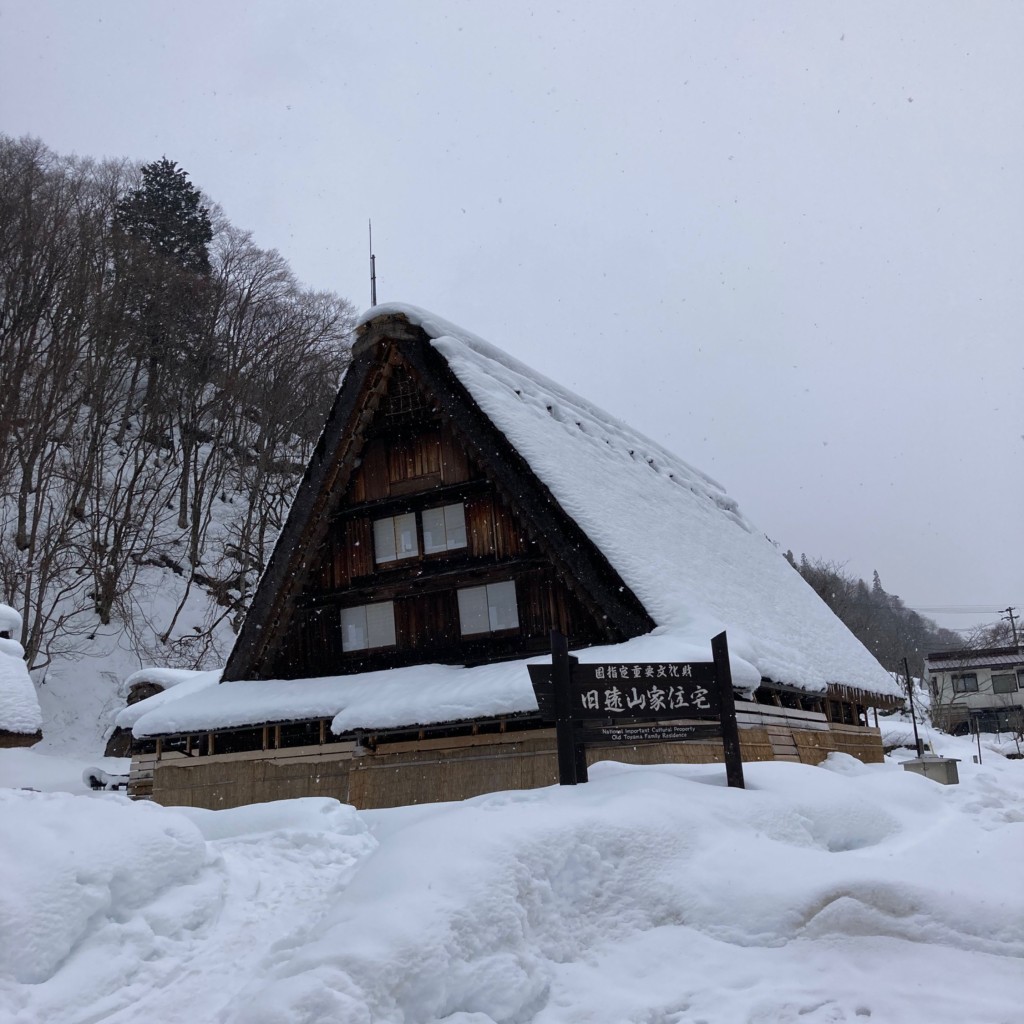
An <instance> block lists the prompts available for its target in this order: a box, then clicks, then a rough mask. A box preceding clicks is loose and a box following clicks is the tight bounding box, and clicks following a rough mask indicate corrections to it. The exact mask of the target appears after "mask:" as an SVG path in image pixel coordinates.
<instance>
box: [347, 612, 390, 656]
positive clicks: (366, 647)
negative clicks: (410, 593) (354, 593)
mask: <svg viewBox="0 0 1024 1024" xmlns="http://www.w3.org/2000/svg"><path fill="white" fill-rule="evenodd" d="M395 643H396V640H395V602H394V601H379V602H378V603H376V604H361V605H357V606H356V607H355V608H343V609H342V611H341V649H342V650H343V651H371V650H374V649H375V648H378V647H394V646H395Z"/></svg>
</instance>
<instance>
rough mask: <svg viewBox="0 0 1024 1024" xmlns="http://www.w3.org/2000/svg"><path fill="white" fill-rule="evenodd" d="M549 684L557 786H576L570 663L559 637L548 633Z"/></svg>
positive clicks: (557, 632)
mask: <svg viewBox="0 0 1024 1024" xmlns="http://www.w3.org/2000/svg"><path fill="white" fill-rule="evenodd" d="M551 682H552V684H553V685H554V690H555V735H556V737H557V740H558V784H559V785H560V786H575V785H576V783H577V782H578V781H579V777H578V776H579V773H578V771H577V758H576V737H575V734H574V733H575V730H574V729H573V726H572V695H571V692H570V685H571V682H572V662H571V661H570V658H569V645H568V643H567V642H566V639H565V637H564V636H562V634H561V633H560V632H559V631H558V630H557V629H553V630H551Z"/></svg>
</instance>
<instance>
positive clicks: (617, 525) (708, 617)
mask: <svg viewBox="0 0 1024 1024" xmlns="http://www.w3.org/2000/svg"><path fill="white" fill-rule="evenodd" d="M395 314H400V315H402V316H404V317H405V318H406V319H407V320H408V321H410V322H411V323H413V324H415V325H418V326H419V327H421V328H422V329H423V331H424V332H425V333H426V334H427V336H428V337H429V338H430V339H431V344H432V345H433V347H434V348H435V349H436V350H437V352H439V353H440V354H441V355H442V356H443V357H444V359H445V361H446V362H447V364H448V366H449V367H450V368H451V370H452V372H453V373H454V374H455V376H456V377H457V378H458V380H459V381H460V382H461V383H462V384H463V386H464V387H465V388H466V390H467V391H468V392H469V394H470V396H471V397H472V398H473V400H474V401H475V402H476V403H477V405H478V406H479V407H480V409H481V410H482V411H483V412H484V413H485V414H486V415H487V416H488V417H489V418H490V419H491V420H492V422H493V423H494V424H495V426H496V427H497V428H498V429H499V430H500V431H502V432H503V433H504V434H505V436H506V437H507V438H508V439H509V441H510V442H511V443H512V444H513V446H514V447H515V448H516V449H517V450H518V451H519V453H520V454H521V455H522V456H523V458H524V459H525V460H526V461H527V463H528V464H529V465H530V467H531V469H532V470H533V472H534V473H535V474H536V475H537V477H538V478H539V479H540V480H541V482H542V483H543V484H545V485H546V486H547V488H548V489H549V490H550V491H551V493H552V494H553V495H554V497H555V498H556V500H557V501H558V503H559V504H560V505H561V507H562V509H563V510H564V511H565V512H566V513H567V514H568V515H569V516H570V517H571V518H572V519H573V520H575V522H576V523H577V524H578V525H579V526H580V527H581V528H582V529H583V531H584V532H585V533H586V534H587V535H588V536H589V537H590V539H591V540H592V541H593V542H594V543H595V545H596V546H597V547H598V548H599V549H600V551H601V552H602V553H603V554H604V556H605V557H606V558H607V559H608V561H609V562H610V564H611V565H612V567H613V568H614V569H615V570H616V571H617V572H618V573H619V575H620V576H621V577H622V580H623V582H625V584H626V585H627V586H628V587H629V588H630V589H631V590H632V591H633V593H634V594H635V595H636V596H637V598H638V599H639V600H640V601H641V603H642V604H643V605H644V607H645V608H646V610H647V612H648V613H649V614H650V616H651V617H652V618H653V619H654V621H655V622H656V623H657V628H656V629H655V630H654V631H653V632H652V633H651V634H649V635H648V636H644V637H636V638H634V639H633V640H630V641H628V642H627V643H624V644H618V645H615V646H614V647H610V648H594V649H591V650H589V651H583V652H577V653H578V656H579V657H580V659H581V661H584V662H586V661H606V660H613V659H614V660H621V661H623V662H672V661H688V660H710V659H711V650H710V639H711V637H712V636H715V635H716V634H718V633H720V632H721V631H722V630H723V629H724V630H727V631H728V636H729V646H730V654H731V660H732V671H733V679H734V682H735V683H736V685H737V686H739V687H741V688H744V689H747V690H752V689H753V688H755V687H756V686H757V685H758V683H759V682H760V681H761V680H762V679H763V678H767V679H771V680H773V681H775V682H777V683H780V684H787V685H792V686H796V687H800V688H803V689H805V690H808V691H810V692H822V691H824V690H825V688H826V686H827V685H828V684H829V683H842V684H846V685H848V686H852V687H857V688H859V689H863V690H866V691H869V692H873V693H880V694H887V695H894V696H895V695H898V693H899V691H898V687H897V686H896V684H895V683H894V682H893V680H892V678H891V677H890V676H889V674H888V673H887V672H885V670H884V669H883V668H882V667H881V666H880V665H879V664H878V662H877V661H876V660H875V658H874V657H873V656H872V655H871V654H870V653H869V652H868V651H867V650H866V648H864V646H863V645H862V644H861V643H860V642H859V641H858V640H857V639H856V638H855V637H854V636H853V634H852V633H850V631H849V630H848V629H847V628H846V627H845V626H844V625H843V624H842V622H840V620H839V619H838V618H837V617H836V616H835V615H834V614H833V613H832V612H831V611H830V610H829V608H828V607H827V606H826V605H825V604H824V603H823V602H822V601H821V599H820V598H819V597H818V596H817V595H816V594H815V593H814V591H813V590H812V589H811V588H810V587H809V586H808V585H807V584H806V583H805V582H804V581H803V579H802V578H801V577H800V575H799V573H797V572H796V571H795V570H794V569H793V567H792V566H791V565H790V564H789V563H788V562H787V561H786V560H785V559H784V558H783V557H782V555H781V554H780V553H779V552H778V551H777V550H776V548H775V547H774V545H773V544H772V543H771V542H770V541H768V540H767V538H766V537H765V536H764V535H763V534H762V533H761V532H760V531H758V530H757V529H756V528H755V527H754V526H753V525H752V524H751V523H750V522H749V520H747V519H746V517H745V516H744V515H743V514H742V512H741V511H740V509H739V507H738V505H737V503H736V502H735V501H734V500H733V499H732V498H730V497H729V495H728V494H726V492H725V490H724V488H723V487H722V486H721V485H720V484H718V483H717V482H716V481H714V480H712V479H711V478H710V477H708V476H707V475H705V474H704V473H702V472H700V471H699V470H697V469H695V468H694V467H692V466H690V465H688V464H687V463H686V462H684V461H683V460H682V459H680V458H679V457H678V456H676V455H675V454H673V453H672V452H670V451H668V450H667V449H665V448H663V447H662V446H661V445H658V444H657V443H655V442H654V441H652V440H650V439H649V438H647V437H644V436H643V435H641V434H639V433H637V432H636V431H635V430H633V429H632V428H631V427H629V426H627V425H626V424H625V423H622V422H621V421H619V420H617V419H615V418H614V417H612V416H609V415H608V414H607V413H605V412H603V411H602V410H600V409H598V408H597V407H596V406H594V405H593V404H591V403H590V402H587V401H586V400H585V399H582V398H580V397H578V396H577V395H574V394H573V393H572V392H570V391H568V390H566V389H565V388H563V387H562V386H560V385H559V384H556V383H555V382H554V381H551V380H549V379H547V378H546V377H543V376H542V375H540V374H538V373H536V372H535V371H533V370H531V369H530V368H529V367H527V366H525V365H524V364H522V363H520V362H519V361H517V360H515V359H513V358H512V357H510V356H508V355H507V354H506V353H504V352H502V351H500V350H499V349H497V348H495V347H494V346H492V345H490V344H488V343H487V342H485V341H483V340H481V339H480V338H477V337H475V336H474V335H472V334H469V333H468V332H466V331H463V330H462V329H461V328H458V327H456V326H454V325H452V324H450V323H448V322H446V321H444V320H442V319H440V318H438V317H436V316H434V315H433V314H431V313H428V312H426V311H424V310H421V309H418V308H416V307H413V306H407V305H400V304H388V305H383V306H376V307H374V308H373V309H372V310H370V311H369V312H368V313H367V314H365V315H364V317H363V320H362V322H366V321H368V320H370V319H373V318H375V317H377V316H382V315H395ZM532 660H533V661H537V660H538V659H536V658H534V659H532ZM526 663H527V662H526V661H520V662H503V663H500V664H494V665H482V666H477V667H474V668H453V667H451V666H439V665H420V666H413V667H410V668H401V669H393V670H388V671H383V672H373V673H364V674H359V675H344V676H336V677H321V678H316V679H301V680H287V681H283V680H264V681H255V680H241V681H237V682H224V683H222V684H221V685H220V686H212V685H210V684H208V683H204V684H203V685H199V684H198V681H196V683H195V684H193V683H192V682H189V683H187V684H185V685H184V686H182V687H178V688H177V689H176V691H174V692H172V691H167V692H165V693H162V694H158V695H157V696H156V697H152V698H150V699H149V700H146V701H142V702H140V703H138V704H135V705H133V706H132V707H131V708H129V709H126V711H124V712H122V714H121V716H120V717H119V719H118V724H119V725H122V726H130V727H134V729H135V732H136V733H137V734H139V735H158V734H166V733H171V732H185V731H189V730H200V729H213V728H231V727H235V726H242V725H249V724H257V723H261V722H270V721H275V720H276V721H282V720H300V719H303V718H318V717H330V718H332V720H333V728H334V730H335V731H336V732H344V731H349V730H354V729H375V728H398V727H402V726H406V725H428V724H432V723H438V722H444V721H452V720H455V719H466V718H474V717H487V716H498V715H507V714H514V713H517V712H526V711H532V710H535V708H536V703H535V700H534V697H533V691H532V688H531V686H530V682H529V678H528V674H527V672H526V667H525V666H526ZM129 719H130V720H129Z"/></svg>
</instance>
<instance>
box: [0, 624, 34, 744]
mask: <svg viewBox="0 0 1024 1024" xmlns="http://www.w3.org/2000/svg"><path fill="white" fill-rule="evenodd" d="M20 633H21V616H20V615H19V614H18V612H17V611H15V610H14V609H13V608H12V607H11V606H10V605H7V604H0V747H25V746H30V745H31V744H33V743H36V742H37V741H38V740H40V739H42V735H43V734H42V731H41V730H42V727H43V715H42V712H41V711H40V709H39V698H38V697H37V696H36V688H35V686H34V684H33V683H32V678H31V676H29V674H28V667H27V666H26V665H25V651H24V649H23V648H22V646H21V644H20V643H19V642H18V641H17V640H16V639H15V637H16V636H17V635H19V634H20Z"/></svg>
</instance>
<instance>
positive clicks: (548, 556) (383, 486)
mask: <svg viewBox="0 0 1024 1024" xmlns="http://www.w3.org/2000/svg"><path fill="white" fill-rule="evenodd" d="M552 629H558V630H560V631H561V632H562V633H564V634H565V635H566V636H568V637H569V639H570V644H571V646H572V647H573V648H574V649H575V650H576V652H577V654H578V656H579V657H580V659H581V660H582V661H602V662H604V661H612V660H615V661H618V662H620V663H621V664H622V665H626V664H630V665H639V664H641V663H648V664H654V665H659V664H661V665H665V664H669V663H674V662H683V661H709V660H711V652H710V639H711V637H712V636H714V635H716V634H717V633H719V632H721V631H722V630H726V631H727V632H728V636H729V646H730V653H731V661H732V665H731V668H732V676H733V681H734V684H735V685H736V687H737V689H738V691H739V692H740V696H741V697H742V698H745V699H744V700H743V701H741V705H740V722H741V725H743V726H745V730H744V733H743V736H742V740H743V751H744V756H745V757H747V758H748V759H767V758H772V757H788V758H791V759H803V760H807V761H811V762H813V763H817V761H818V760H820V759H821V758H823V757H824V756H825V755H826V754H827V753H828V752H829V751H830V750H843V751H846V752H850V753H855V754H857V755H858V756H861V757H865V758H868V759H872V758H877V759H880V758H881V744H880V742H879V739H878V734H877V731H876V730H872V729H870V728H868V726H867V708H868V707H870V706H875V707H878V706H880V705H881V706H892V705H893V704H895V703H898V701H899V699H900V698H899V693H898V690H897V687H896V686H895V684H894V683H893V682H892V680H891V678H890V677H889V675H888V674H887V673H886V672H885V671H883V669H882V668H881V666H880V665H879V664H878V663H877V661H875V659H874V658H873V657H872V656H871V654H870V653H869V652H868V651H867V650H866V649H865V648H864V647H863V646H862V645H861V644H860V643H859V642H858V641H857V640H856V639H855V638H854V637H853V635H852V634H851V633H850V632H849V631H848V630H847V629H846V627H845V626H843V624H842V623H841V622H840V621H839V620H838V619H837V618H836V617H835V615H833V613H832V612H831V611H830V610H829V609H828V608H827V607H826V606H825V605H824V604H823V603H822V602H821V600H820V599H819V598H818V597H817V596H816V595H815V594H814V592H813V591H812V590H811V589H810V588H809V587H808V586H807V585H806V584H805V583H804V581H803V580H802V579H801V578H800V576H799V574H798V573H796V572H795V571H794V570H793V568H792V567H791V566H790V565H789V564H788V563H787V562H786V560H785V559H784V558H783V557H782V555H781V554H780V553H779V552H778V551H777V550H776V549H775V547H774V546H773V545H772V544H771V543H770V542H769V541H768V540H767V539H766V538H765V537H764V535H763V534H762V533H760V532H759V531H758V530H757V529H756V528H755V527H754V526H753V525H752V524H751V523H750V522H749V521H748V520H747V519H746V517H745V516H744V515H743V514H742V512H741V511H740V509H739V507H738V506H737V504H736V502H735V501H734V500H733V499H732V498H730V497H729V496H728V495H727V494H726V493H725V491H724V489H723V488H722V487H721V486H720V485H719V484H718V483H716V482H715V481H714V480H712V479H711V478H709V477H708V476H706V475H705V474H703V473H701V472H700V471H698V470H696V469H694V468H693V467H692V466H689V465H687V464H686V463H685V462H683V461H682V460H681V459H679V458H678V457H677V456H676V455H674V454H673V453H671V452H669V451H667V450H666V449H664V448H663V447H661V446H660V445H658V444H656V443H655V442H654V441H652V440H650V439H649V438H646V437H644V436H642V435H641V434H639V433H637V432H636V431H635V430H633V429H632V428H630V427H629V426H627V425H626V424H624V423H622V422H620V421H618V420H616V419H615V418H613V417H611V416H609V415H608V414H607V413H605V412H603V411H602V410H600V409H598V408H596V407H595V406H593V405H592V404H591V403H589V402H587V401H586V400H584V399H582V398H580V397H578V396H576V395H574V394H572V393H571V392H569V391H568V390H566V389H565V388H563V387H561V386H560V385H558V384H556V383H555V382H553V381H551V380H548V379H547V378H545V377H543V376H541V375H540V374H537V373H536V372H534V371H533V370H531V369H530V368H529V367H526V366H524V365H523V364H522V363H520V362H518V361H517V360H515V359H513V358H511V357H509V356H508V355H507V354H505V353H504V352H501V351H500V350H498V349H496V348H494V347H493V346H491V345H489V344H488V343H486V342H484V341H482V340H481V339H479V338H477V337H475V336H473V335H471V334H469V333H468V332H466V331H463V330H461V329H460V328H457V327H455V326H454V325H452V324H449V323H447V322H446V321H443V320H441V319H439V318H437V317H435V316H433V315H432V314H430V313H427V312H425V311H423V310H420V309H417V308H414V307H410V306H399V305H391V306H378V307H375V308H374V309H373V310H371V311H370V313H369V314H368V315H367V316H366V317H365V318H364V320H363V321H362V323H361V324H360V326H359V336H358V340H357V342H356V344H355V347H354V349H353V362H352V365H351V367H350V368H349V371H348V373H347V375H346V377H345V381H344V383H343V385H342V387H341V390H340V391H339V394H338V397H337V399H336V401H335V404H334V407H333V409H332V411H331V413H330V416H329V418H328V420H327V423H326V425H325V428H324V432H323V435H322V436H321V439H320V442H319V443H318V445H317V448H316V450H315V452H314V454H313V457H312V459H311V461H310V464H309V466H308V468H307V470H306V473H305V476H304V477H303V480H302V482H301V484H300V487H299V490H298V493H297V495H296V498H295V501H294V503H293V506H292V509H291V512H290V515H289V518H288V521H287V523H286V524H285V527H284V529H283V531H282V533H281V535H280V537H279V539H278V542H277V546H276V548H275V550H274V553H273V555H272V558H271V560H270V563H269V565H268V568H267V570H266V572H265V574H264V577H263V579H262V581H261V583H260V585H259V588H258V590H257V592H256V594H255V596H254V599H253V602H252V605H251V606H250V609H249V612H248V615H247V617H246V620H245V623H244V625H243V628H242V630H241V633H240V635H239V637H238V640H237V642H236V644H235V647H234V650H233V651H232V654H231V657H230V659H229V661H228V664H227V665H226V667H225V669H224V672H223V676H222V678H221V680H220V683H219V684H217V685H208V686H205V685H204V686H202V687H199V688H196V689H195V691H194V692H189V693H187V694H186V693H179V694H175V695H174V697H173V699H169V698H170V694H168V693H162V694H159V695H158V696H156V697H153V698H151V699H150V700H146V701H143V702H141V703H140V704H137V705H134V706H133V707H131V708H128V709H126V711H125V712H124V713H123V717H124V719H125V720H124V721H122V720H120V719H119V722H118V724H119V725H121V726H122V727H131V728H132V730H133V733H134V736H135V738H136V742H137V744H139V746H138V748H137V756H136V770H135V774H136V780H137V781H136V785H135V787H134V792H135V793H136V795H143V794H144V793H145V792H146V788H147V786H146V780H147V778H148V777H152V780H153V792H154V795H156V796H157V797H158V798H159V799H164V800H168V801H173V802H175V803H192V802H196V801H201V802H205V803H206V804H207V805H208V806H225V805H229V804H232V803H244V802H250V801H253V800H260V799H270V798H272V797H274V796H283V795H306V794H308V795H319V794H329V795H337V796H341V798H342V799H347V800H350V801H351V802H353V803H356V804H358V805H362V806H374V805H379V804H382V803H388V804H390V803H405V802H416V801H422V800H439V799H451V798H454V797H459V796H465V795H469V794H471V793H474V792H483V791H487V790H489V789H503V788H511V787H515V786H531V785H543V784H546V783H547V782H549V781H552V780H553V778H554V754H553V750H554V745H553V740H552V736H551V733H552V730H550V729H548V728H547V727H546V726H545V725H544V724H543V722H541V721H540V719H539V717H538V715H537V705H536V701H535V699H534V695H533V691H532V689H531V686H530V682H529V677H528V674H527V671H526V667H525V661H526V659H530V658H532V659H534V660H536V659H537V658H539V657H541V656H543V655H544V653H545V652H546V651H548V650H549V649H550V631H551V630H552ZM179 689H180V688H179ZM128 718H130V719H131V721H130V722H129V721H128V720H127V719H128ZM600 756H605V755H600ZM614 756H616V757H622V758H624V759H626V758H628V759H633V760H638V761H659V760H715V759H720V758H721V748H720V745H717V744H714V743H710V744H709V743H704V744H701V743H682V742H680V743H658V744H651V745H649V746H645V747H636V748H624V749H622V750H619V751H617V752H616V754H615V755H614ZM214 766H216V771H213V768H214ZM381 769H383V770H381ZM211 772H212V774H211Z"/></svg>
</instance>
